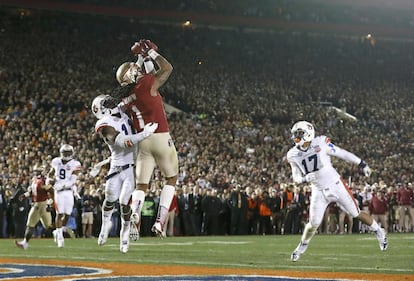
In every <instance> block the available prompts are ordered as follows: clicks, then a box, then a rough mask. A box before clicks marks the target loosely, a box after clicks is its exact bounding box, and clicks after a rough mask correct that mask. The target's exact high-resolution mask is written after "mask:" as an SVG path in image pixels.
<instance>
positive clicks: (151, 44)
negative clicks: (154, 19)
mask: <svg viewBox="0 0 414 281" xmlns="http://www.w3.org/2000/svg"><path fill="white" fill-rule="evenodd" d="M140 41H141V42H142V44H143V47H144V51H145V52H148V51H149V50H150V49H153V50H154V51H158V46H157V45H155V43H154V42H151V41H150V40H148V39H141V40H140Z"/></svg>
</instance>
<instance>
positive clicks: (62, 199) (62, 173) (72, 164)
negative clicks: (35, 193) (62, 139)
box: [46, 144, 81, 248]
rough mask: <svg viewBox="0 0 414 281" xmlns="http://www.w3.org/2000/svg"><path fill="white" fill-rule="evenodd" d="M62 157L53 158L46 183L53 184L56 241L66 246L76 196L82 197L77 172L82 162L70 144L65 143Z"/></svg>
mask: <svg viewBox="0 0 414 281" xmlns="http://www.w3.org/2000/svg"><path fill="white" fill-rule="evenodd" d="M59 152H60V157H55V158H53V159H52V163H51V169H50V171H49V173H48V178H47V179H46V184H47V185H48V184H51V185H53V189H54V200H55V209H56V231H55V232H54V235H56V242H57V245H58V247H59V248H61V247H63V246H64V237H63V232H64V228H65V227H66V223H67V221H68V218H69V217H70V214H71V213H72V210H73V205H74V196H75V197H76V198H77V199H80V196H79V193H78V191H77V186H76V181H77V178H78V176H77V174H78V173H79V172H80V171H81V163H80V162H79V161H78V160H76V159H73V155H74V149H73V146H71V145H69V144H63V145H62V146H61V147H60V149H59Z"/></svg>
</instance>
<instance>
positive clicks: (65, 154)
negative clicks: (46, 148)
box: [59, 144, 75, 161]
mask: <svg viewBox="0 0 414 281" xmlns="http://www.w3.org/2000/svg"><path fill="white" fill-rule="evenodd" d="M59 152H60V156H61V157H62V159H63V160H65V161H69V160H71V159H72V158H73V154H75V150H74V149H73V146H71V145H69V144H64V145H62V146H61V147H60V149H59Z"/></svg>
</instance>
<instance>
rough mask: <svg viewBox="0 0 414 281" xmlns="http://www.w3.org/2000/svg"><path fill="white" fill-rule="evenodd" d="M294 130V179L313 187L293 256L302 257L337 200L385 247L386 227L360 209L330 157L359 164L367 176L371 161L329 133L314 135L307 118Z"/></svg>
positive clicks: (291, 152) (290, 159)
mask: <svg viewBox="0 0 414 281" xmlns="http://www.w3.org/2000/svg"><path fill="white" fill-rule="evenodd" d="M291 133H292V140H293V141H294V143H295V146H294V147H292V148H291V149H290V150H289V151H288V153H287V160H288V162H289V164H290V166H291V168H292V177H293V181H294V182H295V183H298V184H301V183H309V184H311V188H312V197H311V202H310V207H309V222H308V223H307V224H306V226H305V229H304V231H303V234H302V238H301V241H300V243H299V245H298V246H297V247H296V249H295V250H294V251H293V253H292V255H291V260H292V261H297V260H299V258H300V255H301V254H303V253H304V252H305V251H306V249H307V248H308V244H309V242H310V240H311V239H312V237H313V235H314V234H315V232H316V230H317V229H318V227H319V225H320V224H321V222H322V219H323V216H324V213H325V209H326V207H327V206H328V205H329V203H331V202H336V203H337V204H338V205H339V206H340V207H341V209H343V210H344V211H345V212H347V213H348V214H350V215H351V216H352V217H354V218H358V219H359V220H361V221H362V222H363V223H365V224H366V225H368V226H369V228H370V229H371V230H372V231H373V232H374V233H375V234H376V236H377V239H378V242H379V247H380V249H381V250H382V251H385V250H386V249H387V246H388V240H387V236H386V233H385V231H384V229H382V228H380V227H379V225H378V224H377V222H376V221H375V220H374V219H373V218H372V217H371V216H370V215H369V214H368V213H365V212H361V210H360V209H359V207H358V203H357V202H356V201H355V199H354V197H353V195H352V192H351V191H350V189H349V187H348V186H347V184H346V183H345V181H344V180H343V179H342V178H341V176H340V175H339V174H338V172H337V171H336V170H335V168H334V167H333V166H332V163H331V158H330V157H331V156H333V157H338V158H340V159H342V160H344V161H347V162H349V163H353V164H355V165H359V167H360V168H361V169H362V171H363V173H364V175H365V176H366V177H369V176H370V175H371V169H370V168H369V167H368V165H367V164H366V163H365V162H364V161H363V160H361V159H360V158H359V157H357V156H356V155H354V154H353V153H351V152H348V151H346V150H345V149H342V148H340V147H338V146H335V145H334V144H333V143H331V140H330V139H329V138H328V137H326V136H318V137H315V129H314V127H313V125H312V124H311V123H309V122H307V121H299V122H297V123H295V124H294V125H293V127H292V129H291Z"/></svg>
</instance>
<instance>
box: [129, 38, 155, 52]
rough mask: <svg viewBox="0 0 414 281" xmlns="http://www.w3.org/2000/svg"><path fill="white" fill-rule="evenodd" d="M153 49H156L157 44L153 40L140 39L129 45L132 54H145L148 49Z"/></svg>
mask: <svg viewBox="0 0 414 281" xmlns="http://www.w3.org/2000/svg"><path fill="white" fill-rule="evenodd" d="M151 49H153V50H154V51H158V46H157V45H155V44H154V43H153V42H151V41H150V40H147V39H141V40H139V42H135V43H134V45H132V47H131V51H132V53H133V54H134V55H136V56H138V55H140V54H141V55H143V56H146V55H147V53H148V51H149V50H151Z"/></svg>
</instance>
